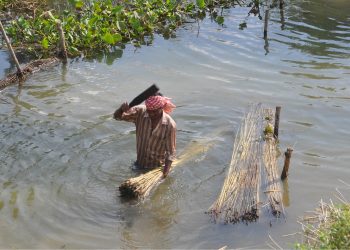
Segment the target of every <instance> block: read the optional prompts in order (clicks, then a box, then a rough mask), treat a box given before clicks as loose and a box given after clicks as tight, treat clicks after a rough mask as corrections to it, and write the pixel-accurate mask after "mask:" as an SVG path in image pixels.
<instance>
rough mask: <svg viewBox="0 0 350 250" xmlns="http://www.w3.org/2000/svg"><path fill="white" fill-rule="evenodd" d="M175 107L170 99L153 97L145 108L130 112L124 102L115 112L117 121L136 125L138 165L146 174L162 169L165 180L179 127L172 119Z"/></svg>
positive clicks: (173, 157) (143, 106) (130, 109)
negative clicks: (177, 127)
mask: <svg viewBox="0 0 350 250" xmlns="http://www.w3.org/2000/svg"><path fill="white" fill-rule="evenodd" d="M175 107H176V106H175V105H174V104H173V103H172V102H171V101H170V98H168V97H165V96H160V95H154V96H151V97H149V98H148V99H147V100H146V101H145V105H138V106H134V107H132V108H130V107H129V104H128V103H127V102H124V103H123V104H122V105H121V106H120V107H119V108H118V109H117V110H116V111H115V112H114V119H116V120H122V121H127V122H133V123H134V124H135V126H136V149H137V160H136V162H135V165H136V166H137V167H138V168H140V169H145V170H151V169H154V168H157V167H160V166H163V177H164V178H165V177H166V176H167V175H168V173H169V170H170V168H171V164H172V162H173V161H174V160H175V154H176V123H175V121H174V120H173V119H172V118H171V116H170V115H169V114H170V113H171V112H172V111H173V109H174V108H175Z"/></svg>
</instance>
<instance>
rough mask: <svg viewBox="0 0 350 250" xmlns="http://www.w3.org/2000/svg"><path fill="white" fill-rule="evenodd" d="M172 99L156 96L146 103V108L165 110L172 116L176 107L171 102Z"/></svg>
mask: <svg viewBox="0 0 350 250" xmlns="http://www.w3.org/2000/svg"><path fill="white" fill-rule="evenodd" d="M170 100H171V98H168V97H165V96H160V95H155V96H151V97H149V98H148V99H147V100H146V101H145V104H146V108H147V109H148V110H156V109H163V111H164V112H165V113H167V114H170V113H171V112H172V111H173V109H174V108H176V106H175V105H174V104H173V103H172V102H171V101H170Z"/></svg>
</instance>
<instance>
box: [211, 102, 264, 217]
mask: <svg viewBox="0 0 350 250" xmlns="http://www.w3.org/2000/svg"><path fill="white" fill-rule="evenodd" d="M261 112H262V109H261V105H254V106H252V107H251V109H250V111H249V112H248V113H247V114H246V116H245V117H244V119H243V121H242V124H241V127H240V129H239V131H238V132H237V134H236V138H235V141H234V146H233V153H232V158H231V163H230V166H229V171H228V174H227V176H226V179H225V181H224V185H223V187H222V190H221V193H220V195H219V197H218V199H217V200H216V201H215V202H214V203H213V205H212V206H211V207H210V208H209V211H208V213H209V214H210V215H211V217H212V219H213V220H214V221H215V222H224V223H229V222H231V223H236V222H239V221H254V220H256V219H257V218H258V203H259V200H258V198H259V196H258V192H259V182H260V168H261V166H260V165H261V161H260V159H259V155H260V154H261V144H260V141H261V138H260V137H261V133H260V129H261V127H262V125H261V124H262V122H261V119H260V118H261Z"/></svg>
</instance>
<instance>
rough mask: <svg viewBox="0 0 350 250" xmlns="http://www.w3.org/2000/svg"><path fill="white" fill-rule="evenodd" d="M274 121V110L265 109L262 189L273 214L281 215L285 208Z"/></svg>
mask: <svg viewBox="0 0 350 250" xmlns="http://www.w3.org/2000/svg"><path fill="white" fill-rule="evenodd" d="M272 122H273V113H272V110H271V109H264V124H263V126H264V143H263V161H264V164H263V166H264V168H263V171H262V175H263V178H262V180H263V181H262V186H263V188H262V190H263V192H264V193H265V194H266V196H267V202H268V204H269V207H270V209H271V211H272V214H273V215H275V216H276V217H279V216H280V215H281V214H284V208H283V202H282V188H281V182H280V178H279V175H278V166H277V146H276V139H275V138H274V136H273V134H272V131H273V129H272V128H273V127H272Z"/></svg>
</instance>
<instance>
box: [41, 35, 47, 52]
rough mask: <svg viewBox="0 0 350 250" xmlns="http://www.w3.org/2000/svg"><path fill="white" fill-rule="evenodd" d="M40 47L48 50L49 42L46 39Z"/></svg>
mask: <svg viewBox="0 0 350 250" xmlns="http://www.w3.org/2000/svg"><path fill="white" fill-rule="evenodd" d="M41 46H43V48H44V49H48V48H49V40H48V39H47V38H46V37H44V39H43V40H42V41H41Z"/></svg>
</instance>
